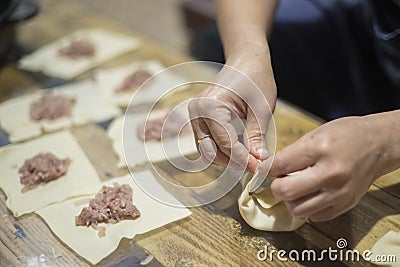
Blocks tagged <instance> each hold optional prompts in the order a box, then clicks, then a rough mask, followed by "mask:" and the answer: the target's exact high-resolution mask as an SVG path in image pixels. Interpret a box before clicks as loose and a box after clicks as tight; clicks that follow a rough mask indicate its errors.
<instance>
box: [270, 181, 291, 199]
mask: <svg viewBox="0 0 400 267" xmlns="http://www.w3.org/2000/svg"><path fill="white" fill-rule="evenodd" d="M274 191H275V192H276V193H277V195H279V197H280V198H282V200H285V201H292V200H295V198H294V195H293V188H292V187H291V186H290V185H288V183H285V182H281V183H279V184H276V185H275V188H274Z"/></svg>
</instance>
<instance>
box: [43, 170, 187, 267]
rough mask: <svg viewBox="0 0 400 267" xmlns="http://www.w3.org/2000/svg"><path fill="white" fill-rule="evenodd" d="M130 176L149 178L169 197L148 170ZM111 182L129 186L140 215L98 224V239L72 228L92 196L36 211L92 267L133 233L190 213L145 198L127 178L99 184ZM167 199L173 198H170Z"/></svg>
mask: <svg viewBox="0 0 400 267" xmlns="http://www.w3.org/2000/svg"><path fill="white" fill-rule="evenodd" d="M134 175H135V176H136V175H141V176H146V180H147V179H148V180H152V179H153V180H154V182H155V183H154V184H157V185H158V187H159V191H158V192H160V193H161V192H162V193H163V194H168V195H170V194H169V193H168V192H167V191H165V189H163V187H162V186H161V185H160V184H159V183H158V182H157V181H156V179H155V177H154V176H153V174H152V173H151V172H150V171H144V172H141V173H135V174H134ZM115 182H117V183H119V184H129V185H130V186H131V187H132V190H133V203H134V204H135V205H136V206H137V208H138V209H139V211H140V213H141V215H140V217H139V218H137V219H135V220H124V221H121V222H119V223H117V224H100V225H101V226H105V227H106V235H105V237H101V238H100V237H98V235H97V231H96V230H95V229H93V228H91V227H84V226H75V222H74V218H75V216H77V215H79V213H80V212H81V210H82V208H84V207H85V206H87V205H88V202H87V201H88V200H89V199H90V198H93V196H94V195H92V196H90V197H87V196H86V197H79V198H73V199H69V200H67V201H64V202H61V203H58V204H54V205H50V206H48V207H46V208H44V209H41V210H38V211H37V212H36V213H37V214H39V215H40V216H41V217H42V218H43V219H44V220H45V221H46V223H47V224H48V226H49V227H50V229H51V230H52V231H53V233H54V234H56V235H57V236H58V237H59V238H60V240H61V241H62V242H64V243H65V244H66V245H67V246H69V247H70V248H71V249H72V250H74V251H75V252H76V253H78V254H79V255H80V256H82V257H83V258H85V259H87V260H88V261H89V262H91V263H92V264H96V263H98V262H99V261H100V260H102V259H103V258H105V257H107V256H108V255H109V254H110V253H111V252H113V251H114V250H115V249H116V248H117V247H118V244H119V242H120V240H121V239H122V238H124V237H125V238H130V239H131V238H133V237H134V236H135V235H137V234H143V233H146V232H148V231H151V230H153V229H156V228H158V227H161V226H163V225H166V224H168V223H171V222H173V221H176V220H179V219H182V218H185V217H187V216H189V215H190V214H191V212H190V211H189V210H188V209H187V208H177V207H172V206H169V205H166V204H163V203H161V202H159V201H157V200H155V199H153V198H151V197H149V196H148V195H147V194H146V193H144V192H143V191H142V190H141V189H140V188H139V187H138V186H137V185H136V183H135V182H134V181H133V179H132V177H131V176H130V175H127V176H124V177H120V178H115V179H112V180H110V181H107V182H105V183H103V184H104V185H112V184H113V183H115ZM101 186H102V185H93V186H91V187H90V189H87V191H91V192H92V193H93V194H95V193H96V192H98V191H99V190H100V188H101ZM170 197H171V198H174V197H173V196H172V195H170ZM85 200H87V201H85ZM174 202H177V200H176V199H175V201H174Z"/></svg>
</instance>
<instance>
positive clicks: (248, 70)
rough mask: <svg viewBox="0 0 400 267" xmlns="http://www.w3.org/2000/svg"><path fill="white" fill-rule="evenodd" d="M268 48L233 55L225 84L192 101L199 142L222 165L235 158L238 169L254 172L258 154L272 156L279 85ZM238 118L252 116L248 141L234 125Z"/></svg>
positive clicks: (205, 155) (224, 75) (219, 80)
mask: <svg viewBox="0 0 400 267" xmlns="http://www.w3.org/2000/svg"><path fill="white" fill-rule="evenodd" d="M264 50H265V49H264ZM266 50H267V52H265V53H257V52H253V53H250V54H247V53H240V54H239V55H238V56H231V57H230V58H229V59H228V61H227V64H226V65H228V66H224V68H223V69H222V70H221V71H220V73H219V74H218V75H217V78H216V81H215V83H216V84H218V85H222V86H223V87H221V86H218V85H210V86H209V87H207V88H206V89H205V90H204V91H203V92H202V93H201V94H200V95H199V96H198V97H197V98H195V99H193V100H191V102H190V104H189V114H190V118H191V120H192V122H191V123H192V128H193V131H194V134H195V139H196V144H198V150H199V152H200V154H201V155H202V157H203V158H204V159H206V160H207V161H210V162H213V163H215V164H217V165H221V166H227V165H228V163H229V161H232V163H231V166H232V167H233V168H235V169H247V170H248V171H251V172H254V171H255V170H256V168H257V166H258V161H257V159H266V158H268V157H269V154H268V151H267V149H266V133H267V128H268V124H269V121H270V119H271V118H272V112H273V110H274V108H275V103H276V86H275V81H274V78H273V77H274V76H273V73H272V68H271V63H270V57H269V52H268V49H266ZM260 54H261V55H260ZM231 67H232V68H233V69H232V68H231ZM235 69H236V70H237V71H236V70H235ZM240 72H241V73H242V75H241V74H240ZM224 87H225V88H224ZM226 88H229V89H230V90H228V89H226ZM235 117H236V118H237V117H239V118H240V119H243V120H246V122H245V127H246V131H245V135H244V137H243V142H240V141H239V136H238V133H237V132H236V130H235V128H234V127H233V125H232V120H233V119H234V118H235ZM206 136H209V137H210V138H204V137H206ZM198 140H200V141H198Z"/></svg>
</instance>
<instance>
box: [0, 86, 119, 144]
mask: <svg viewBox="0 0 400 267" xmlns="http://www.w3.org/2000/svg"><path fill="white" fill-rule="evenodd" d="M53 89H54V92H56V93H62V94H65V95H68V96H70V97H73V98H75V100H76V102H75V105H74V106H73V107H72V114H71V116H69V117H61V118H59V119H55V120H41V121H34V120H32V119H31V118H30V114H29V110H30V105H31V103H32V102H33V101H35V100H37V99H39V98H40V97H41V95H42V94H44V93H45V91H46V90H40V91H38V92H35V93H32V94H28V95H24V96H20V97H16V98H13V99H10V100H8V101H6V102H3V103H1V104H0V125H1V127H2V128H3V129H4V130H5V131H6V132H7V133H8V135H9V140H10V142H18V141H23V140H27V139H29V138H33V137H37V136H39V135H41V134H42V132H53V131H57V130H60V129H63V128H69V127H71V126H72V125H82V124H85V123H88V122H101V121H105V120H109V119H111V118H113V117H115V116H117V115H119V114H120V113H121V111H120V109H119V108H118V107H117V106H115V105H114V104H113V103H112V102H111V101H109V100H107V99H104V98H102V97H101V96H99V93H98V90H97V88H96V86H95V85H94V83H93V82H91V81H81V82H76V83H72V84H68V85H64V86H60V87H57V88H53ZM49 90H51V89H49Z"/></svg>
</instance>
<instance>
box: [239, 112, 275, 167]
mask: <svg viewBox="0 0 400 267" xmlns="http://www.w3.org/2000/svg"><path fill="white" fill-rule="evenodd" d="M267 113H268V112H267V111H264V112H263V111H261V112H257V115H256V114H255V113H254V112H253V111H252V110H251V109H250V108H248V112H247V120H246V135H247V138H245V140H246V142H247V146H248V149H249V151H250V154H252V155H253V156H254V157H255V158H257V159H261V160H265V159H267V158H268V157H269V153H268V150H267V142H266V138H267V128H268V124H269V117H270V116H268V115H267Z"/></svg>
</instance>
